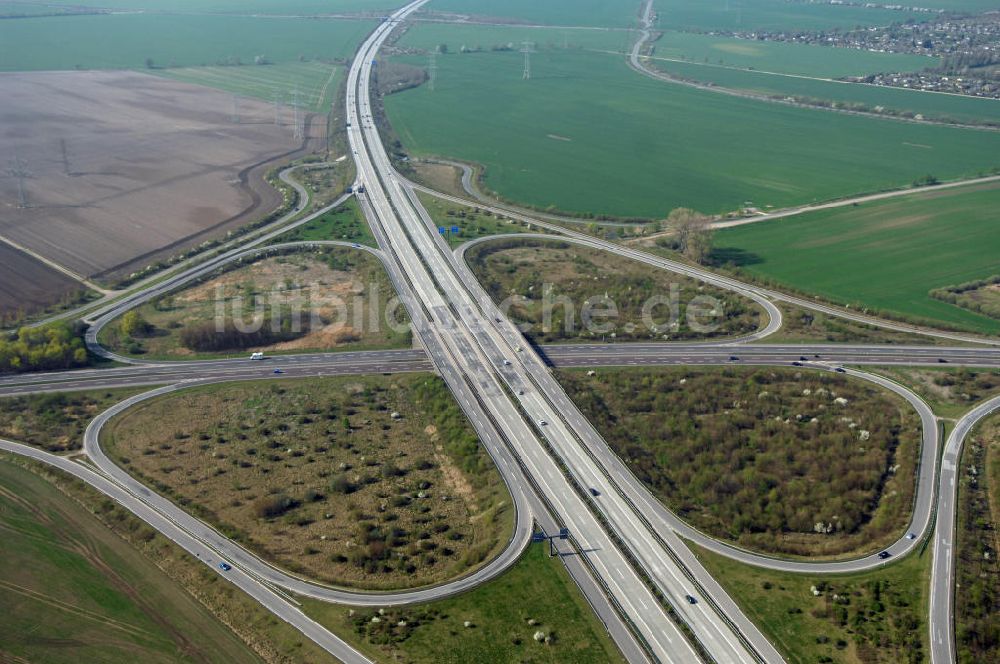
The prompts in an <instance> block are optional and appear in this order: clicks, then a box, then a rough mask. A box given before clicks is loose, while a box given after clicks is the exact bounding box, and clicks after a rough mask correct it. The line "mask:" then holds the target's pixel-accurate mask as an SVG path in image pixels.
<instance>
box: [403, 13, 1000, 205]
mask: <svg viewBox="0 0 1000 664" xmlns="http://www.w3.org/2000/svg"><path fill="white" fill-rule="evenodd" d="M419 29H420V28H414V30H419ZM411 61H412V62H414V63H415V64H419V65H423V64H425V59H424V58H413V59H411ZM532 70H533V71H532V74H533V75H532V79H531V80H530V81H524V80H522V78H521V73H522V56H521V55H520V54H519V53H476V54H448V55H446V56H441V57H439V58H438V75H437V82H436V85H435V90H430V87H429V86H421V87H419V88H415V89H412V90H408V91H406V92H402V93H399V94H395V95H391V96H390V97H388V98H387V99H386V102H385V103H386V110H387V112H388V115H389V118H390V121H391V122H392V124H393V127H394V128H395V130H396V132H397V134H398V135H399V136H400V137H401V140H402V141H403V143H404V144H405V145H406V146H407V147H408V149H409V150H410V151H411V152H412V153H413V154H414V155H417V156H423V155H442V156H451V157H457V158H460V159H465V160H468V161H474V162H479V163H482V164H484V165H485V166H486V167H487V172H486V184H487V186H488V187H490V188H492V189H494V190H496V191H498V192H499V193H500V194H502V195H503V196H505V197H507V198H509V199H513V200H516V201H523V202H527V203H531V204H534V205H536V206H542V207H546V206H549V205H552V206H555V207H557V208H560V209H564V210H571V211H580V212H594V213H602V212H603V213H612V214H618V215H623V216H632V215H637V216H651V217H662V216H665V215H666V214H667V212H669V211H670V210H671V209H673V208H676V207H681V206H684V207H690V208H694V209H698V210H701V211H702V212H706V213H716V212H720V211H725V210H731V209H734V208H737V207H739V206H740V205H742V204H743V202H745V201H748V200H749V201H753V202H754V204H756V205H758V206H760V207H764V206H767V205H773V206H775V207H783V206H787V205H794V204H798V203H804V202H810V201H813V200H826V199H832V198H837V197H842V196H845V195H849V194H852V193H857V192H862V191H877V190H882V189H889V188H895V187H899V186H902V185H907V184H909V183H910V182H912V181H913V180H914V179H915V178H917V177H920V176H922V175H925V174H927V173H934V174H936V175H937V176H938V177H941V178H945V177H948V178H950V177H957V176H962V175H974V174H976V173H978V172H980V171H982V170H988V169H990V168H993V167H995V166H998V165H1000V133H987V132H980V131H973V130H961V129H955V128H949V127H939V126H925V125H914V124H909V123H903V122H898V121H893V120H882V119H877V118H866V117H858V116H850V115H845V114H837V113H830V112H828V111H821V110H812V109H800V108H792V107H786V106H779V105H775V104H769V103H767V102H758V101H751V100H745V99H738V98H733V97H729V96H725V95H719V94H716V93H713V92H708V91H702V90H695V89H691V88H687V87H684V86H679V85H671V84H667V83H663V82H660V81H655V80H652V79H648V78H646V77H643V76H640V75H638V74H636V73H634V72H632V71H631V70H630V69H629V68H628V66H627V65H626V63H625V62H624V59H622V58H619V57H616V56H612V55H605V54H598V53H587V52H581V51H561V50H559V51H544V52H540V53H538V54H537V55H536V57H535V58H534V59H533V60H532Z"/></svg>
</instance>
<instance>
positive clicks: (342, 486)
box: [330, 473, 357, 495]
mask: <svg viewBox="0 0 1000 664" xmlns="http://www.w3.org/2000/svg"><path fill="white" fill-rule="evenodd" d="M356 489H357V487H355V486H354V484H353V483H352V482H351V480H350V479H348V477H347V475H346V474H345V473H341V474H339V475H337V476H336V477H335V478H333V481H332V482H330V490H331V491H332V492H333V493H339V494H342V495H347V494H349V493H353V492H354V491H355V490H356Z"/></svg>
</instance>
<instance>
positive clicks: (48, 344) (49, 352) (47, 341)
mask: <svg viewBox="0 0 1000 664" xmlns="http://www.w3.org/2000/svg"><path fill="white" fill-rule="evenodd" d="M82 336H83V326H82V325H79V324H77V325H74V326H71V325H70V324H69V323H66V322H62V321H60V322H56V323H49V324H48V325H40V326H38V327H22V328H21V329H20V330H18V331H17V334H16V335H13V336H6V337H3V336H0V373H8V372H24V371H49V370H53V369H70V368H72V367H79V366H84V365H86V364H87V363H88V362H89V358H88V356H87V350H86V348H85V347H84V344H83V339H82V338H81V337H82Z"/></svg>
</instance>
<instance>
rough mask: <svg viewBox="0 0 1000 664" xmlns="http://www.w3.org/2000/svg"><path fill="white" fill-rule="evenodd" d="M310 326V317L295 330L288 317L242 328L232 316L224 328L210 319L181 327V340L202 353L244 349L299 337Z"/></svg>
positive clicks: (266, 319)
mask: <svg viewBox="0 0 1000 664" xmlns="http://www.w3.org/2000/svg"><path fill="white" fill-rule="evenodd" d="M308 327H309V326H308V321H307V320H303V321H302V324H301V326H300V329H299V330H297V331H296V330H294V329H293V328H292V324H291V320H290V319H288V318H285V319H283V320H281V321H280V322H275V321H272V319H270V318H265V319H264V321H263V322H262V323H261V324H260V325H259V326H257V325H254V326H252V327H251V328H250V329H246V328H244V329H243V330H241V329H239V328H237V327H236V325H235V323H234V322H233V321H232V320H227V321H226V322H225V323H224V324H223V325H222V327H221V329H220V328H219V327H218V326H217V325H216V324H215V322H213V321H208V322H205V323H201V324H198V325H191V326H189V327H185V328H184V329H182V330H181V332H180V342H181V344H182V345H183V346H184V347H186V348H190V349H191V350H193V351H198V352H203V353H204V352H208V353H212V352H220V351H227V350H245V349H247V348H258V347H260V346H270V345H272V344H276V343H280V342H282V341H290V340H292V339H296V338H298V337H300V336H302V335H304V334H306V333H307V332H308V331H309V330H308Z"/></svg>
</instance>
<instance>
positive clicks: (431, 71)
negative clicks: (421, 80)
mask: <svg viewBox="0 0 1000 664" xmlns="http://www.w3.org/2000/svg"><path fill="white" fill-rule="evenodd" d="M437 70H438V63H437V51H431V54H430V64H428V66H427V82H428V83H429V84H430V88H431V92H433V91H434V81H436V80H437Z"/></svg>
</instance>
